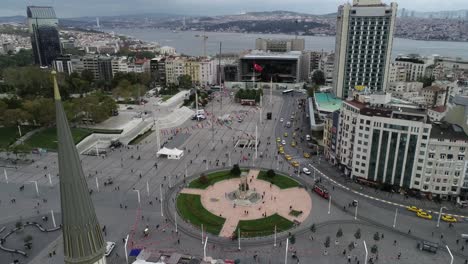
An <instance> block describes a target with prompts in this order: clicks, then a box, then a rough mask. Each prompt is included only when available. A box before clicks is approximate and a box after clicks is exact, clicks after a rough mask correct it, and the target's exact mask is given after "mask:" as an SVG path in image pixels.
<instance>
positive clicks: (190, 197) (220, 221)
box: [177, 193, 226, 235]
mask: <svg viewBox="0 0 468 264" xmlns="http://www.w3.org/2000/svg"><path fill="white" fill-rule="evenodd" d="M177 209H178V210H179V213H180V214H181V216H182V218H183V219H185V220H186V221H187V222H189V223H191V224H192V225H195V226H198V227H199V228H201V225H202V224H203V230H205V231H206V232H209V233H211V234H214V235H219V232H220V231H221V229H222V228H223V225H224V222H225V221H226V219H224V218H222V217H219V216H216V215H214V214H212V213H210V212H209V211H207V210H206V209H205V207H203V205H202V203H201V200H200V195H195V194H185V193H181V194H179V196H178V197H177Z"/></svg>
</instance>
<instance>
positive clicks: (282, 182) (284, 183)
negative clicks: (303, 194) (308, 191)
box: [257, 171, 299, 189]
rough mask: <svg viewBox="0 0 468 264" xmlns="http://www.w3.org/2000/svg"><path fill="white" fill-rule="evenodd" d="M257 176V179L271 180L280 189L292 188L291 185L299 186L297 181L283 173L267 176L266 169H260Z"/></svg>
mask: <svg viewBox="0 0 468 264" xmlns="http://www.w3.org/2000/svg"><path fill="white" fill-rule="evenodd" d="M257 178H258V179H259V180H264V181H267V182H271V183H272V184H274V185H276V186H278V187H279V188H280V189H287V188H293V187H298V186H299V183H298V182H297V181H295V180H293V179H292V178H291V177H288V176H285V175H281V174H276V175H275V177H273V178H269V177H267V176H266V171H261V172H260V173H259V174H258V177H257Z"/></svg>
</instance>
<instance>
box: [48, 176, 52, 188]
mask: <svg viewBox="0 0 468 264" xmlns="http://www.w3.org/2000/svg"><path fill="white" fill-rule="evenodd" d="M47 176H48V177H49V184H50V186H52V177H51V176H50V173H49V174H48V175H47Z"/></svg>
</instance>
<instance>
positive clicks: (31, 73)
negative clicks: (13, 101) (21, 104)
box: [3, 66, 53, 98]
mask: <svg viewBox="0 0 468 264" xmlns="http://www.w3.org/2000/svg"><path fill="white" fill-rule="evenodd" d="M3 77H4V80H5V85H7V86H9V87H12V88H14V90H15V91H16V95H18V96H19V97H22V98H35V97H36V96H43V97H47V98H51V97H52V94H53V90H52V78H51V76H50V70H47V69H41V68H38V67H35V66H27V67H16V68H8V69H5V70H4V71H3Z"/></svg>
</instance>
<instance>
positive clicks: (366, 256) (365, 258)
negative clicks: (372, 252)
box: [362, 240, 369, 264]
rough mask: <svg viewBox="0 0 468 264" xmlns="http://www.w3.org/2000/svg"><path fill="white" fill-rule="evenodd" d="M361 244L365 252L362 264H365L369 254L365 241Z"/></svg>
mask: <svg viewBox="0 0 468 264" xmlns="http://www.w3.org/2000/svg"><path fill="white" fill-rule="evenodd" d="M362 243H364V250H365V251H366V255H365V257H364V264H367V258H368V257H369V252H368V251H367V245H366V241H365V240H363V241H362Z"/></svg>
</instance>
